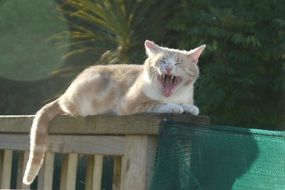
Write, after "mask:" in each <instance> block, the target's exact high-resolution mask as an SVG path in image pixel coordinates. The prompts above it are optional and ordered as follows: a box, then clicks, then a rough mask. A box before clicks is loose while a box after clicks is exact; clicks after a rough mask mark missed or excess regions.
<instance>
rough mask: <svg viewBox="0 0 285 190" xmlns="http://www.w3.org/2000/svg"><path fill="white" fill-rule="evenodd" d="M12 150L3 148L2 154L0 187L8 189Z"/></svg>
mask: <svg viewBox="0 0 285 190" xmlns="http://www.w3.org/2000/svg"><path fill="white" fill-rule="evenodd" d="M12 157H13V151H12V150H4V156H3V167H2V178H1V188H2V189H9V188H10V182H11V172H12V171H11V170H12Z"/></svg>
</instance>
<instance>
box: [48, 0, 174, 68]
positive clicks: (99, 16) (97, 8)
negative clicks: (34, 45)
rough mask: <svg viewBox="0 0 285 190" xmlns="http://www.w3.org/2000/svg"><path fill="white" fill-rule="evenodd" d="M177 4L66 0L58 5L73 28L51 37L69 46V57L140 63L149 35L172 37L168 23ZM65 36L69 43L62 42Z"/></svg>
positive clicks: (163, 38) (162, 38) (145, 0)
mask: <svg viewBox="0 0 285 190" xmlns="http://www.w3.org/2000/svg"><path fill="white" fill-rule="evenodd" d="M178 6H179V3H178V2H177V1H175V0H170V1H165V2H163V3H161V1H159V0H67V1H64V2H63V3H61V5H60V6H59V8H60V10H61V12H62V15H63V20H64V21H65V22H68V24H69V26H70V31H62V32H61V33H59V34H56V35H54V36H53V37H52V39H53V40H55V41H56V43H58V45H60V46H66V45H68V46H70V51H69V52H68V53H67V54H66V55H65V56H64V59H66V60H68V59H70V58H74V57H77V58H78V57H81V56H84V55H85V56H86V55H89V57H91V59H97V60H98V58H100V59H99V61H97V62H96V64H117V63H125V64H130V63H136V64H140V63H142V61H143V59H144V50H143V45H142V44H143V41H144V40H145V39H146V38H147V39H153V40H155V41H157V42H162V41H164V42H166V41H168V42H169V41H171V40H170V39H169V36H168V34H169V30H167V29H166V26H167V25H168V24H169V20H170V19H171V18H172V17H173V15H174V14H175V11H176V10H177V7H178ZM66 38H69V39H70V41H71V42H70V44H66V43H62V42H63V41H64V40H62V39H66ZM92 61H94V60H92ZM89 64H91V62H90V63H88V62H85V63H82V62H80V63H79V64H75V65H77V66H78V65H79V66H80V67H82V65H89ZM92 64H93V63H92ZM71 67H72V70H73V69H74V68H76V67H75V66H74V65H73V66H71ZM83 67H85V66H83Z"/></svg>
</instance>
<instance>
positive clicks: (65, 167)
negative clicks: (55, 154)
mask: <svg viewBox="0 0 285 190" xmlns="http://www.w3.org/2000/svg"><path fill="white" fill-rule="evenodd" d="M77 158H78V155H77V154H68V155H65V156H64V159H63V164H62V168H61V177H60V190H75V185H76V171H77Z"/></svg>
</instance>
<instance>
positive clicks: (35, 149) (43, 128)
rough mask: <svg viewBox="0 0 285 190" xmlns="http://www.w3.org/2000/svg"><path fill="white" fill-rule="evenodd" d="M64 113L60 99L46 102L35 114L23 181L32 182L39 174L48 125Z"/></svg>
mask: <svg viewBox="0 0 285 190" xmlns="http://www.w3.org/2000/svg"><path fill="white" fill-rule="evenodd" d="M61 113H63V111H62V110H61V108H60V106H59V103H58V99H57V100H55V101H53V102H51V103H48V104H46V105H45V106H44V107H42V108H41V109H40V110H39V111H38V112H37V113H36V115H35V118H34V120H33V124H32V128H31V134H30V154H29V160H28V162H27V166H26V170H25V173H24V178H23V183H24V184H27V185H29V184H31V183H32V182H33V180H34V179H35V177H36V176H37V174H38V172H39V170H40V168H41V166H42V164H43V161H44V157H45V151H46V141H47V137H48V125H49V123H50V121H51V120H52V119H53V118H54V117H55V116H56V115H59V114H61Z"/></svg>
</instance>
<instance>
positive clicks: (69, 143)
mask: <svg viewBox="0 0 285 190" xmlns="http://www.w3.org/2000/svg"><path fill="white" fill-rule="evenodd" d="M0 149H14V150H29V136H28V135H24V134H13V135H12V134H0ZM47 151H49V152H59V153H72V152H76V153H82V154H102V155H123V154H124V136H106V135H97V136H94V135H93V136H92V135H84V136H83V135H77V136H76V135H50V136H49V143H48V146H47Z"/></svg>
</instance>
